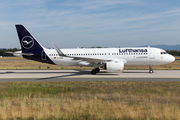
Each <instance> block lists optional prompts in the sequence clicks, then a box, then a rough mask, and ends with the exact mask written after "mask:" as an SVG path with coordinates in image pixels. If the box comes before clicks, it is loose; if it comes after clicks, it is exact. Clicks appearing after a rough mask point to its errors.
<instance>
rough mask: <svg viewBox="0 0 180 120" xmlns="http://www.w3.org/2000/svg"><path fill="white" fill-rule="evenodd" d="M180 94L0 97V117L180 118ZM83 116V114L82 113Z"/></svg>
mask: <svg viewBox="0 0 180 120" xmlns="http://www.w3.org/2000/svg"><path fill="white" fill-rule="evenodd" d="M174 99H177V100H179V98H176V97H172V96H168V97H157V96H151V95H150V96H149V98H145V97H143V95H142V96H141V95H120V94H112V95H109V94H95V95H92V94H80V95H79V94H67V95H63V94H61V95H60V97H57V98H54V97H52V98H49V97H48V98H21V99H12V100H6V99H5V100H1V101H0V105H1V106H0V117H1V118H3V119H9V118H23V119H28V118H33V119H46V118H51V119H59V118H64V119H75V118H81V117H83V116H87V117H88V118H89V119H91V118H94V119H110V118H113V119H120V118H122V119H125V118H126V119H136V120H140V119H141V120H144V119H159V120H172V119H174V120H179V119H180V108H179V107H180V106H179V105H178V104H177V103H172V100H174ZM83 118H84V117H83Z"/></svg>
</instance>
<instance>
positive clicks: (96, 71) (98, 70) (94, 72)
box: [91, 68, 100, 75]
mask: <svg viewBox="0 0 180 120" xmlns="http://www.w3.org/2000/svg"><path fill="white" fill-rule="evenodd" d="M98 72H100V69H99V68H95V69H93V70H92V71H91V74H93V75H95V74H96V73H98Z"/></svg>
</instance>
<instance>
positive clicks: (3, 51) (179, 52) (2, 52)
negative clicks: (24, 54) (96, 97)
mask: <svg viewBox="0 0 180 120" xmlns="http://www.w3.org/2000/svg"><path fill="white" fill-rule="evenodd" d="M92 48H102V47H99V46H98V47H92ZM20 50H21V49H17V48H10V49H5V48H4V49H0V56H13V55H12V54H8V53H6V52H15V51H20ZM166 52H167V53H169V54H171V55H173V56H180V50H166Z"/></svg>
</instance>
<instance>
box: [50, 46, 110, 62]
mask: <svg viewBox="0 0 180 120" xmlns="http://www.w3.org/2000/svg"><path fill="white" fill-rule="evenodd" d="M52 45H53V47H54V49H55V50H56V52H57V53H58V55H59V56H63V57H69V58H74V60H82V61H87V62H90V63H94V64H99V63H102V64H103V63H105V62H110V61H111V59H97V58H87V57H74V56H67V55H65V54H64V53H63V52H62V51H61V50H60V49H59V48H58V47H57V46H56V45H55V44H54V43H52Z"/></svg>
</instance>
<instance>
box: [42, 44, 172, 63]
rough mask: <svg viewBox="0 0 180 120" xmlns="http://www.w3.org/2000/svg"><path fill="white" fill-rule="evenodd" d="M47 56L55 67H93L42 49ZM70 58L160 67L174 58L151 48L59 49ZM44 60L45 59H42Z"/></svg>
mask: <svg viewBox="0 0 180 120" xmlns="http://www.w3.org/2000/svg"><path fill="white" fill-rule="evenodd" d="M44 51H45V53H46V54H47V56H48V57H49V58H50V59H51V60H52V61H53V62H54V63H55V64H57V65H70V66H93V65H92V64H90V63H88V62H84V61H81V60H74V58H69V57H61V56H59V55H58V54H57V52H56V50H55V49H46V48H44ZM61 51H62V52H63V53H64V54H65V55H67V56H71V57H83V58H92V59H93V58H94V59H104V60H112V59H122V60H123V61H124V64H125V65H161V64H167V63H171V62H173V61H174V60H175V58H174V57H173V56H172V55H170V54H167V53H166V52H165V51H164V50H162V49H159V48H152V47H139V48H91V49H90V48H86V49H85V48H82V49H61ZM42 59H44V60H45V59H46V57H44V58H42Z"/></svg>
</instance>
